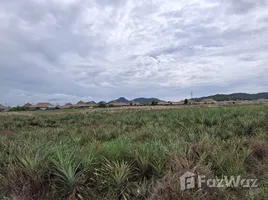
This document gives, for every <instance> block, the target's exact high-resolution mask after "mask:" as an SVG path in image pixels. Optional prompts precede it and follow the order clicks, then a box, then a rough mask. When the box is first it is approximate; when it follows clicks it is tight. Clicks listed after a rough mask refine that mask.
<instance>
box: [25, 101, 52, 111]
mask: <svg viewBox="0 0 268 200" xmlns="http://www.w3.org/2000/svg"><path fill="white" fill-rule="evenodd" d="M30 108H35V109H40V110H50V109H54V108H56V106H54V105H52V104H51V103H47V102H42V103H38V104H36V105H32V106H31V107H30Z"/></svg>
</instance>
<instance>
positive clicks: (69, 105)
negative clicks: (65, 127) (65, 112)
mask: <svg viewBox="0 0 268 200" xmlns="http://www.w3.org/2000/svg"><path fill="white" fill-rule="evenodd" d="M72 107H73V105H72V104H71V103H66V104H65V105H64V106H57V108H58V109H68V108H72Z"/></svg>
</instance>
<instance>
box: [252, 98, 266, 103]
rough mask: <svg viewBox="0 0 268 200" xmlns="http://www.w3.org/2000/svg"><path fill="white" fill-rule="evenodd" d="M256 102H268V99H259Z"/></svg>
mask: <svg viewBox="0 0 268 200" xmlns="http://www.w3.org/2000/svg"><path fill="white" fill-rule="evenodd" d="M255 102H256V103H268V99H258V100H255Z"/></svg>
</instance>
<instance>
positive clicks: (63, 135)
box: [0, 105, 268, 200]
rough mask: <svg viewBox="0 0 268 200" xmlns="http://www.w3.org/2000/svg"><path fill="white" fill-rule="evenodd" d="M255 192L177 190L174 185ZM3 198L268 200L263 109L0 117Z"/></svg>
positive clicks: (267, 110) (267, 111) (267, 114)
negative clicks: (190, 177) (219, 184)
mask: <svg viewBox="0 0 268 200" xmlns="http://www.w3.org/2000/svg"><path fill="white" fill-rule="evenodd" d="M187 171H190V172H193V173H195V174H200V175H206V177H210V178H214V177H223V176H232V175H233V176H238V175H240V176H242V177H243V178H250V179H255V178H257V179H258V188H251V189H248V188H241V187H240V188H229V187H224V188H209V187H204V188H202V189H199V188H196V189H190V190H185V191H181V190H180V185H179V181H180V176H181V175H182V174H184V173H185V172H187ZM0 199H12V200H31V199H33V200H39V199H40V200H47V199H49V200H50V199H51V200H57V199H68V200H71V199H80V200H86V199H95V200H102V199H115V200H116V199H135V200H136V199H137V200H138V199H150V200H154V199H156V200H177V199H193V200H196V199H197V200H198V199H200V200H201V199H204V200H212V199H215V200H216V199H230V200H231V199H257V200H261V199H263V200H265V199H268V107H267V106H265V105H255V106H227V107H215V108H181V109H166V110H137V111H135V110H122V111H120V110H119V111H116V112H110V111H104V112H101V111H100V112H77V113H74V112H72V113H71V112H70V113H68V112H66V113H58V114H55V113H53V114H48V113H45V114H42V113H36V114H34V113H33V114H27V115H25V116H24V115H7V116H0Z"/></svg>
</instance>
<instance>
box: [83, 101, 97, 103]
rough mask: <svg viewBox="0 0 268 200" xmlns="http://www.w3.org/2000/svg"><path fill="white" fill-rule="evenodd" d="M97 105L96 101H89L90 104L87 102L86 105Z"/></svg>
mask: <svg viewBox="0 0 268 200" xmlns="http://www.w3.org/2000/svg"><path fill="white" fill-rule="evenodd" d="M91 103H92V104H96V102H95V101H89V102H85V104H91Z"/></svg>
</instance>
